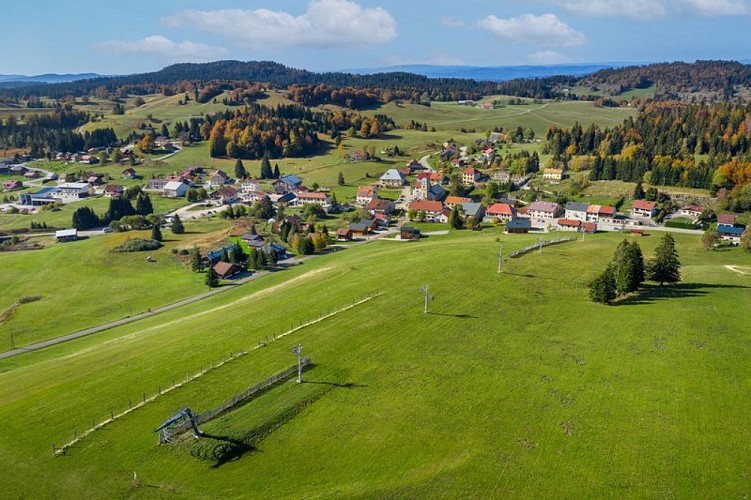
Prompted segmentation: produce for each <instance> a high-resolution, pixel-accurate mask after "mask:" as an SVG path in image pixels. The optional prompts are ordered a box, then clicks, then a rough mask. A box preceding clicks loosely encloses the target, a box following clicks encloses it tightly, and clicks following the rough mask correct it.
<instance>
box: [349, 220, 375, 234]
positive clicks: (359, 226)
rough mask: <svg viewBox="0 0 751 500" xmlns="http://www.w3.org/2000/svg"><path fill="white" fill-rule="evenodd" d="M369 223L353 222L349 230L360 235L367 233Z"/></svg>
mask: <svg viewBox="0 0 751 500" xmlns="http://www.w3.org/2000/svg"><path fill="white" fill-rule="evenodd" d="M370 227H371V226H370V223H369V222H353V223H352V224H350V225H349V228H350V229H351V230H352V231H358V232H360V233H362V232H365V231H368V230H369V229H370Z"/></svg>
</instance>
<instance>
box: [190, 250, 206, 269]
mask: <svg viewBox="0 0 751 500" xmlns="http://www.w3.org/2000/svg"><path fill="white" fill-rule="evenodd" d="M190 269H191V270H192V271H194V272H199V271H200V270H202V269H203V257H202V256H201V251H200V250H199V249H198V247H197V246H195V245H194V246H193V248H191V250H190Z"/></svg>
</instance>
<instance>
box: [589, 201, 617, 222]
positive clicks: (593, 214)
mask: <svg viewBox="0 0 751 500" xmlns="http://www.w3.org/2000/svg"><path fill="white" fill-rule="evenodd" d="M614 219H615V207H611V206H610V205H588V206H587V219H586V222H596V223H600V224H613V222H614Z"/></svg>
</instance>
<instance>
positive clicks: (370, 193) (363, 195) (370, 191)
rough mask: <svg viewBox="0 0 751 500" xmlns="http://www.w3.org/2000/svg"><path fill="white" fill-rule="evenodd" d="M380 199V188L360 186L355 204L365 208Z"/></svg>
mask: <svg viewBox="0 0 751 500" xmlns="http://www.w3.org/2000/svg"><path fill="white" fill-rule="evenodd" d="M377 199H378V188H377V187H375V186H360V187H359V188H357V194H356V196H355V203H356V204H357V205H361V206H365V205H367V204H368V203H370V202H371V201H373V200H377Z"/></svg>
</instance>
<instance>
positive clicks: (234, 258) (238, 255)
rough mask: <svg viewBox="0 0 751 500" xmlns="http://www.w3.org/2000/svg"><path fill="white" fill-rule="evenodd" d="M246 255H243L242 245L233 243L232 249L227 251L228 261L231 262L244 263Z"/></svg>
mask: <svg viewBox="0 0 751 500" xmlns="http://www.w3.org/2000/svg"><path fill="white" fill-rule="evenodd" d="M247 259H248V256H247V255H245V252H243V249H242V247H240V245H235V246H234V247H232V251H231V252H230V253H229V261H230V262H231V263H233V264H245V261H247Z"/></svg>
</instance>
